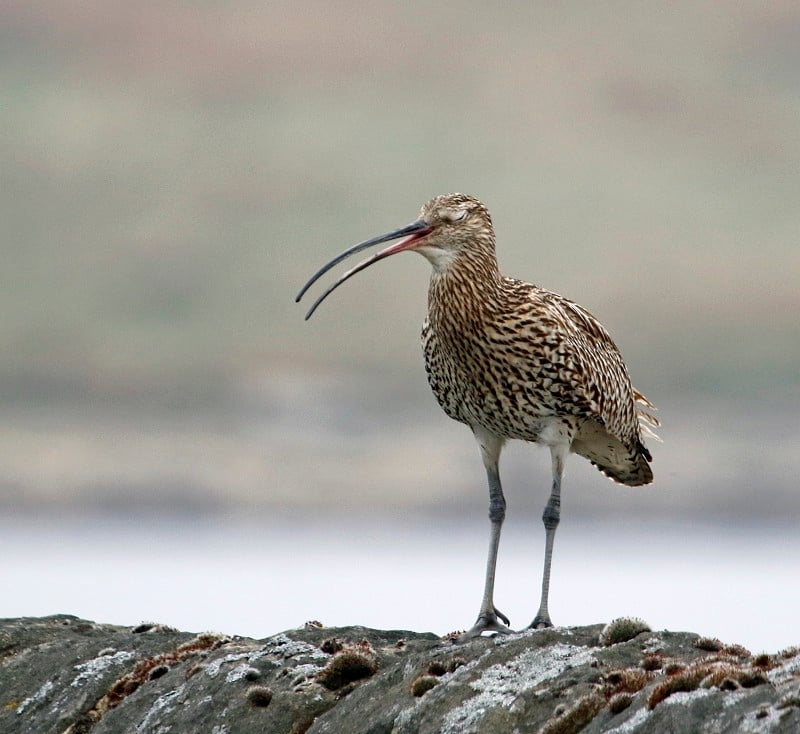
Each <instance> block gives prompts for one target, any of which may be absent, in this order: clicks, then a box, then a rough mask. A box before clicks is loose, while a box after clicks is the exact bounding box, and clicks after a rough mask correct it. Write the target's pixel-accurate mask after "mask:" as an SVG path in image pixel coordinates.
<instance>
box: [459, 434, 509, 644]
mask: <svg viewBox="0 0 800 734" xmlns="http://www.w3.org/2000/svg"><path fill="white" fill-rule="evenodd" d="M474 433H475V438H477V440H478V443H479V444H480V447H481V455H482V456H483V463H484V466H485V467H486V476H487V478H488V480H489V521H490V523H491V530H490V535H489V555H488V556H487V558H486V581H485V583H484V587H483V600H482V601H481V608H480V611H479V612H478V620H477V621H476V622H475V624H474V625H473V627H472V629H470V630H469V631H467V632H465V633H464V634H463V635H461V637H460V638H459V639H460V640H461V641H464V640H468V639H471V638H473V637H479V636H480V634H481V633H482V632H499V633H500V634H507V633H508V632H510V631H511V630H509V628H508V626H507V625H508V623H509V622H508V617H506V616H505V615H504V614H503V613H502V612H500V611H498V610H497V609H496V608H495V606H494V577H495V569H496V567H497V549H498V547H499V546H500V530H501V528H502V527H503V520H505V517H506V500H505V497H504V496H503V487H502V485H501V484H500V473H499V470H498V462H499V460H500V450H501V449H502V448H503V439H502V438H500V437H499V436H495V435H494V434H491V433H488V432H484V431H482V430H478V429H474ZM501 622H502V623H501ZM503 623H504V624H503Z"/></svg>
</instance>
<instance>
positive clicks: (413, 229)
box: [295, 219, 431, 321]
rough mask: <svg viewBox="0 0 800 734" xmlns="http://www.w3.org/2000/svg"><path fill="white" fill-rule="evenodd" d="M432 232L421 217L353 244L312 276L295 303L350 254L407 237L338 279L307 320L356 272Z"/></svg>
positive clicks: (312, 307)
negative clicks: (392, 230)
mask: <svg viewBox="0 0 800 734" xmlns="http://www.w3.org/2000/svg"><path fill="white" fill-rule="evenodd" d="M430 233H431V228H430V226H429V225H428V223H427V222H424V221H423V220H421V219H418V220H417V221H416V222H412V223H411V224H409V225H407V226H405V227H402V228H401V229H396V230H395V231H394V232H388V233H387V234H382V235H380V236H379V237H373V238H372V239H370V240H366V241H364V242H359V243H358V244H357V245H353V247H351V248H349V249H347V250H345V251H344V252H343V253H341V254H340V255H337V256H336V257H335V258H333V260H331V261H330V262H329V263H328V264H327V265H324V266H323V267H321V268H320V269H319V270H318V271H317V272H316V273H314V275H312V276H311V278H310V279H309V281H308V283H306V284H305V285H304V286H303V287H302V289H301V290H300V293H298V294H297V298H295V303H299V301H300V299H301V298H302V297H303V296H304V295H305V293H306V291H307V290H308V289H309V288H310V287H311V286H312V285H314V283H316V282H317V281H318V280H319V279H320V278H321V277H322V276H323V275H325V273H327V272H328V271H329V270H330V269H331V268H333V267H335V266H337V265H338V264H339V263H340V262H342V260H345V259H347V258H348V257H350V255H355V254H356V253H357V252H361V250H366V249H367V248H368V247H373V246H374V245H379V244H381V243H382V242H390V241H391V240H396V239H398V238H400V237H405V238H406V239H404V240H402V241H401V242H397V243H396V244H394V245H390V246H389V247H387V248H385V249H383V250H381V251H380V252H378V253H377V254H375V255H373V256H372V257H369V258H367V259H366V260H364V261H362V262H360V263H359V264H358V265H356V266H355V267H354V268H352V269H350V270H348V271H347V272H346V273H345V274H344V275H343V276H342V277H341V278H339V280H337V281H336V282H335V283H334V284H333V285H332V286H330V287H329V288H328V289H327V290H326V291H325V292H324V293H323V294H322V295H321V296H320V297H319V298H317V300H316V301H314V303H313V304H312V306H311V308H309V309H308V313H307V314H306V321H307V320H308V319H309V318H311V314H313V313H314V311H316V310H317V306H319V304H320V303H322V302H323V301H324V300H325V299H326V298H327V297H328V296H329V295H330V294H331V293H333V291H335V290H336V289H337V288H338V287H339V286H340V285H341V284H342V283H344V282H345V281H346V280H348V279H349V278H351V277H353V276H354V275H355V274H356V273H360V272H361V271H362V270H364V268H368V267H369V266H370V265H372V263H376V262H378V260H383V258H385V257H389V256H390V255H394V254H396V253H398V252H402V251H403V250H408V249H412V248H413V247H414V244H415V243H416V242H418V241H419V240H421V239H423V238H424V237H427V236H428V235H429V234H430Z"/></svg>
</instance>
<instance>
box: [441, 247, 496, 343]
mask: <svg viewBox="0 0 800 734" xmlns="http://www.w3.org/2000/svg"><path fill="white" fill-rule="evenodd" d="M502 280H503V278H502V276H501V275H500V269H499V268H498V266H497V258H496V257H495V255H494V253H493V252H491V253H485V252H478V253H473V252H469V253H460V254H459V255H458V256H457V257H455V258H453V260H452V261H451V262H450V263H449V264H448V265H447V267H446V268H434V270H433V273H432V274H431V281H430V286H429V288H428V316H429V318H430V319H431V321H432V322H433V323H438V324H440V325H441V326H444V325H445V324H447V323H453V324H460V325H462V326H464V327H466V328H468V329H471V328H473V326H474V325H475V323H476V322H482V321H485V320H486V319H487V318H488V317H489V314H490V313H491V311H492V306H493V304H495V303H496V302H497V297H498V295H499V294H500V291H501V289H502Z"/></svg>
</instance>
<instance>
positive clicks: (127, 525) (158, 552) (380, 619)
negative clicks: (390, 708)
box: [0, 0, 800, 649]
mask: <svg viewBox="0 0 800 734" xmlns="http://www.w3.org/2000/svg"><path fill="white" fill-rule="evenodd" d="M0 41H1V42H0V79H2V83H1V84H0V94H1V95H2V97H1V98H0V120H1V121H2V130H3V134H2V136H0V207H2V209H1V210H0V215H1V216H2V222H3V227H2V230H3V236H2V253H3V256H2V268H0V415H2V419H1V420H0V513H1V516H0V584H2V588H3V589H4V592H3V595H2V601H0V616H17V615H40V614H49V613H56V612H63V613H74V614H78V615H82V616H86V617H89V618H92V619H97V620H98V621H104V622H116V623H119V624H134V623H137V622H139V621H141V620H142V619H157V621H160V622H164V623H167V624H174V625H176V626H180V627H183V628H187V629H209V628H214V629H220V630H222V631H225V632H231V633H240V634H248V635H252V636H265V635H267V634H271V633H274V632H277V631H279V630H280V629H284V628H287V627H291V626H296V625H298V624H302V623H303V622H304V621H305V620H306V619H311V618H318V619H320V620H321V621H322V622H324V623H326V624H331V625H333V624H353V623H359V624H364V625H371V626H377V627H396V628H412V629H417V630H425V629H430V630H432V631H435V632H438V633H445V632H447V631H449V630H451V629H453V628H456V627H461V628H465V627H468V626H469V625H471V623H472V622H473V620H474V616H475V614H476V613H477V608H478V603H479V600H480V594H481V588H482V581H483V578H482V577H483V564H484V556H485V550H486V542H487V539H488V522H487V521H486V511H487V504H488V503H487V490H486V483H485V477H484V473H483V468H482V465H481V462H480V457H479V454H478V451H477V448H476V447H475V445H474V441H473V440H472V438H471V435H470V433H469V431H468V429H466V428H465V427H464V426H461V425H459V424H456V423H454V422H452V421H450V420H449V419H447V418H446V417H445V416H444V414H442V413H441V412H440V410H439V408H438V406H437V405H436V403H435V401H434V400H433V398H432V397H431V395H430V394H429V390H428V387H427V383H426V380H425V375H424V370H423V366H422V359H421V354H420V349H419V344H418V334H419V327H420V324H421V322H422V319H423V317H424V314H425V309H426V291H427V281H428V273H429V266H428V264H427V262H426V261H425V260H424V259H423V258H421V257H418V256H412V255H404V256H403V257H398V258H392V259H391V260H389V261H386V262H384V263H381V264H380V265H378V266H375V267H374V268H370V269H369V270H368V271H366V272H364V273H363V274H361V275H359V276H358V277H357V278H354V279H353V280H352V281H350V282H349V283H348V284H347V286H346V287H344V288H342V289H341V290H339V291H337V293H336V294H335V296H333V297H332V298H331V299H330V300H328V301H327V302H326V303H325V304H324V306H323V307H322V308H321V309H320V311H319V312H318V313H317V314H316V315H315V317H314V318H313V319H312V320H311V321H309V322H307V323H306V322H304V321H303V315H304V313H305V308H304V307H303V306H302V305H300V306H298V305H296V304H295V303H294V296H295V294H296V293H297V291H298V289H299V287H300V286H301V285H302V284H303V283H304V282H305V280H306V279H307V277H308V276H310V275H311V274H312V273H313V272H314V271H315V270H316V269H317V268H318V267H319V266H320V265H322V264H323V263H325V262H327V260H329V259H330V258H331V257H332V256H333V255H335V254H337V253H338V252H340V251H341V250H342V249H344V248H345V247H346V246H349V245H350V244H353V243H355V242H358V241H360V240H363V239H366V238H367V237H370V236H372V235H375V234H380V233H383V232H385V231H387V230H389V229H394V228H396V227H399V226H402V225H404V224H406V223H408V222H410V221H412V220H413V219H415V218H416V216H417V213H418V210H419V207H420V206H421V205H422V204H423V203H424V202H425V201H426V200H427V199H429V198H430V197H431V196H433V195H436V194H440V193H447V192H451V191H463V192H465V193H469V194H472V195H475V196H477V197H478V198H480V199H481V200H482V201H484V202H485V203H486V204H487V206H488V207H489V208H490V210H491V212H492V215H493V218H494V222H495V227H496V230H497V236H498V256H499V260H500V264H501V268H502V269H503V271H504V272H505V273H507V274H509V275H514V276H516V277H519V278H523V279H525V280H529V281H532V282H535V283H538V284H540V285H543V286H545V287H547V288H549V289H551V290H555V291H557V292H559V293H563V294H564V295H567V296H569V297H570V298H573V299H574V300H577V301H578V302H579V303H581V304H582V305H584V306H585V307H587V308H588V309H589V310H591V311H592V312H594V313H595V314H596V315H597V316H598V317H599V318H600V319H601V321H603V322H604V323H605V324H606V325H607V326H608V327H609V329H610V330H611V332H612V334H613V336H614V338H615V340H616V341H617V344H618V345H619V347H620V348H621V350H622V352H623V354H624V355H625V358H626V360H627V363H628V366H629V369H630V371H631V374H632V376H633V379H634V382H635V384H636V385H637V387H639V388H640V389H641V390H642V391H643V392H644V393H645V394H646V395H647V396H648V397H649V398H650V399H651V400H653V402H655V403H656V404H657V405H658V406H659V408H660V413H659V415H660V418H661V420H662V422H663V428H662V430H661V435H662V437H663V439H664V443H663V444H654V445H653V444H651V448H652V450H653V454H654V456H655V462H654V470H655V473H656V482H655V484H654V485H652V486H651V487H648V488H642V489H630V488H625V487H618V486H615V485H612V484H611V483H610V482H608V481H607V480H605V479H604V478H603V477H602V476H601V475H599V474H598V473H597V472H596V471H595V470H594V469H593V468H592V467H591V466H590V465H589V464H588V463H587V462H585V461H583V460H581V459H579V458H573V459H572V460H571V461H570V462H569V463H568V467H567V479H566V483H565V489H564V499H563V503H564V513H563V515H562V517H563V521H562V524H561V528H560V530H559V536H558V539H557V541H556V551H555V561H554V569H553V574H554V576H553V588H552V594H551V612H552V614H553V617H554V619H555V620H556V622H557V623H561V624H588V623H594V622H599V621H607V620H608V619H611V618H612V617H614V616H620V615H624V614H634V615H638V616H642V617H645V618H646V619H647V621H648V622H650V624H651V625H653V626H654V627H659V628H670V629H690V630H692V631H696V632H700V633H704V634H712V635H718V636H722V637H724V638H725V639H726V641H728V642H739V643H742V644H745V645H748V646H751V647H753V648H755V649H766V648H770V649H772V648H775V649H777V648H779V647H781V646H786V645H789V644H792V643H798V642H800V629H798V627H797V625H796V619H797V616H798V612H800V591H798V589H799V588H800V583H798V581H800V578H798V576H799V574H798V569H800V532H799V531H800V492H799V491H798V486H797V477H798V475H800V453H799V452H798V444H799V439H800V424H799V422H798V409H799V408H800V381H798V368H797V365H798V361H800V322H799V320H798V310H800V288H799V287H798V285H799V283H798V281H799V280H800V278H799V276H800V248H798V236H799V235H800V213H799V210H798V201H799V200H800V6H798V5H797V3H794V2H775V3H769V4H764V3H759V2H742V3H736V4H735V5H733V4H731V3H727V2H722V1H721V0H719V1H717V2H707V3H702V4H698V3H692V2H674V3H670V4H669V5H668V6H664V5H657V4H649V3H648V4H645V3H621V2H607V3H602V4H595V3H570V4H563V3H555V2H553V3H551V2H542V3H531V4H528V5H522V4H519V3H512V2H502V1H501V2H485V0H484V1H483V2H470V1H467V0H464V1H461V2H449V3H442V4H439V5H437V6H435V7H430V8H425V9H421V8H420V7H419V6H414V5H410V4H403V3H397V2H380V3H359V2H355V1H352V0H351V1H349V2H341V3H325V2H282V1H280V0H271V1H270V2H267V3H264V2H258V3H255V2H253V3H250V2H238V3H233V4H231V3H223V2H217V1H216V0H209V1H208V2H203V3H197V2H163V1H159V2H150V1H149V0H145V1H144V2H139V3H133V4H131V3H123V2H98V1H97V0H85V1H84V2H80V3H74V2H57V1H55V0H51V1H50V2H46V1H41V0H40V1H37V0H24V1H23V0H8V1H7V2H4V3H3V4H2V6H0ZM318 287H319V286H318ZM316 292H317V290H316V289H315V291H314V293H316ZM549 464H550V462H549V455H548V453H547V451H545V450H543V449H541V448H538V447H534V446H529V445H523V444H518V445H510V446H509V447H508V448H507V449H506V452H505V454H504V457H503V462H502V466H501V469H502V473H503V477H504V484H505V489H506V494H507V499H508V503H509V519H508V521H507V525H506V530H505V533H506V535H505V537H504V541H503V544H502V545H501V551H500V566H499V576H498V588H497V597H496V598H497V602H498V606H500V608H501V609H503V610H504V611H505V612H506V614H508V615H509V616H511V617H512V622H513V623H514V625H515V626H518V627H519V626H524V625H525V624H527V623H528V622H529V621H530V618H531V617H532V616H533V614H534V612H535V608H536V605H537V603H538V587H539V583H540V573H541V557H542V551H543V547H544V532H543V529H542V525H541V520H540V516H541V510H542V508H543V507H544V504H545V502H546V499H547V494H548V491H549V482H550V468H549Z"/></svg>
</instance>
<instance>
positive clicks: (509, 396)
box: [422, 277, 657, 486]
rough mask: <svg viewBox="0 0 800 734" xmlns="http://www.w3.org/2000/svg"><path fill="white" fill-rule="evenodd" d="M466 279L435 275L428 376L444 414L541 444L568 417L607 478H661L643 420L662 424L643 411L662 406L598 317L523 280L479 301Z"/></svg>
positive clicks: (426, 336) (581, 449)
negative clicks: (636, 379)
mask: <svg viewBox="0 0 800 734" xmlns="http://www.w3.org/2000/svg"><path fill="white" fill-rule="evenodd" d="M465 283H466V281H465ZM465 283H463V284H459V282H458V279H457V278H456V279H453V278H452V277H451V278H450V279H449V282H448V281H447V280H445V279H442V278H440V279H439V280H438V282H437V279H436V278H435V277H434V280H432V281H431V290H430V292H429V311H428V319H426V322H425V325H424V326H423V334H422V340H423V350H424V352H425V365H426V370H427V372H428V379H429V382H430V385H431V388H432V390H433V392H434V394H435V396H436V398H437V400H438V401H439V404H440V405H441V406H442V408H443V409H444V411H445V412H446V413H447V414H448V415H449V416H450V417H451V418H454V419H456V420H459V421H461V422H463V423H466V424H468V425H471V426H476V425H480V426H481V427H483V428H485V429H487V430H490V431H492V432H494V433H496V434H497V435H500V436H503V437H505V438H517V439H522V440H527V441H536V442H539V441H542V437H543V435H544V433H545V431H546V430H549V429H550V428H551V427H552V425H553V423H554V422H555V423H559V424H563V426H564V428H565V430H567V431H569V432H570V433H571V435H573V436H574V438H573V442H572V451H574V452H575V453H577V454H580V455H581V456H584V457H586V458H587V459H589V461H591V462H592V464H594V465H595V466H596V467H597V468H598V469H599V470H600V471H602V472H603V473H604V474H605V475H606V476H608V477H610V478H612V479H614V480H615V481H617V482H620V483H623V484H628V485H632V486H636V485H641V484H648V483H649V482H651V481H652V478H653V476H652V472H651V471H650V465H649V462H650V460H651V457H650V453H649V452H648V451H647V448H646V447H645V446H644V443H643V440H642V433H643V431H647V427H646V426H644V427H642V426H641V425H640V421H644V422H646V423H649V424H651V425H656V424H657V421H656V420H655V419H654V418H653V417H652V416H650V415H649V413H647V412H645V411H644V410H643V408H644V407H650V408H652V407H653V406H652V405H651V404H650V403H649V402H648V401H647V400H646V399H645V398H644V397H643V396H642V395H641V394H640V393H638V391H636V390H635V389H634V388H633V387H632V385H631V381H630V378H629V376H628V371H627V368H626V367H625V363H624V362H623V360H622V356H621V355H620V353H619V350H618V349H617V347H616V345H615V344H614V342H613V340H612V339H611V337H610V336H609V334H608V332H607V331H606V330H605V329H604V328H603V326H602V325H601V324H600V323H599V322H598V321H597V319H595V318H594V316H592V315H591V314H590V313H589V312H588V311H586V310H585V309H584V308H582V307H581V306H579V305H578V304H576V303H574V302H573V301H570V300H569V299H566V298H563V297H562V296H559V295H558V294H555V293H552V292H550V291H547V290H545V289H542V288H538V287H537V286H533V285H530V284H528V283H524V282H522V281H519V280H514V279H511V278H500V279H499V281H498V282H497V283H496V285H495V287H493V288H489V289H488V292H482V293H480V294H479V295H480V297H479V298H475V297H474V296H475V295H476V294H475V293H470V292H469V288H467V287H466V286H465ZM471 285H474V281H473V282H472V284H471ZM465 288H466V289H465Z"/></svg>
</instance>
